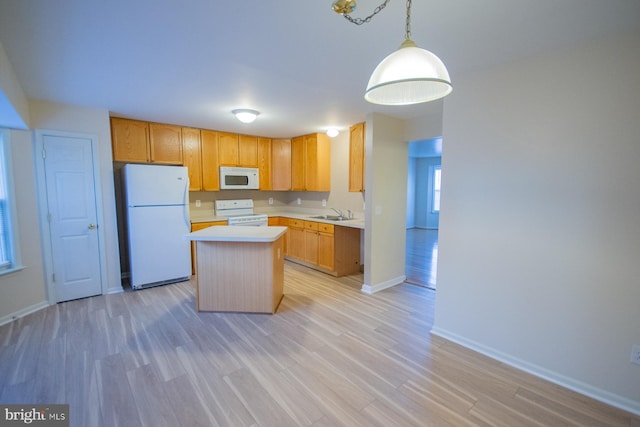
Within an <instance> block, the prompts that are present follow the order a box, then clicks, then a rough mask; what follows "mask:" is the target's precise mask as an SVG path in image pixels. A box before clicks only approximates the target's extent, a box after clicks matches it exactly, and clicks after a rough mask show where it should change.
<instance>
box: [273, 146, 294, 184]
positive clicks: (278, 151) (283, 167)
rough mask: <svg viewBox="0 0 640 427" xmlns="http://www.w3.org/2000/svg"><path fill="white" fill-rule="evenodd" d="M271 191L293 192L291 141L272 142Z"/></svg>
mask: <svg viewBox="0 0 640 427" xmlns="http://www.w3.org/2000/svg"><path fill="white" fill-rule="evenodd" d="M271 189H272V190H278V191H288V190H291V140H290V139H273V140H271Z"/></svg>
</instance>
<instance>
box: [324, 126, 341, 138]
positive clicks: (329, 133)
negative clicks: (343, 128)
mask: <svg viewBox="0 0 640 427" xmlns="http://www.w3.org/2000/svg"><path fill="white" fill-rule="evenodd" d="M339 133H340V132H339V131H338V129H336V128H331V129H329V130H327V136H328V137H329V138H335V137H336V136H338V134H339Z"/></svg>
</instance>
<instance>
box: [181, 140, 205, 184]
mask: <svg viewBox="0 0 640 427" xmlns="http://www.w3.org/2000/svg"><path fill="white" fill-rule="evenodd" d="M182 151H183V152H182V157H183V158H184V165H185V166H186V167H187V168H188V170H189V191H201V190H202V158H201V155H200V129H193V128H182Z"/></svg>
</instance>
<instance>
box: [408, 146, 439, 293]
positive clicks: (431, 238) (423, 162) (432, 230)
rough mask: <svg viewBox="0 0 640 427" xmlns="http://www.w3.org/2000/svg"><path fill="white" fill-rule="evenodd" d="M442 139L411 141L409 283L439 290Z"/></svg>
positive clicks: (409, 174)
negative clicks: (437, 279) (437, 284)
mask: <svg viewBox="0 0 640 427" xmlns="http://www.w3.org/2000/svg"><path fill="white" fill-rule="evenodd" d="M441 168H442V138H441V137H438V138H431V139H426V140H420V141H411V142H409V165H408V175H407V235H406V242H407V243H406V256H405V275H406V282H407V283H411V284H415V285H419V286H425V287H428V288H431V289H436V278H437V266H438V224H439V220H440V191H441V176H442V169H441Z"/></svg>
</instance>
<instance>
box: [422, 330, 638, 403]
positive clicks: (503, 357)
mask: <svg viewBox="0 0 640 427" xmlns="http://www.w3.org/2000/svg"><path fill="white" fill-rule="evenodd" d="M431 333H432V334H434V335H437V336H439V337H441V338H444V339H446V340H449V341H452V342H454V343H456V344H460V345H461V346H463V347H466V348H469V349H471V350H474V351H477V352H478V353H481V354H484V355H485V356H488V357H490V358H492V359H495V360H498V361H500V362H502V363H505V364H507V365H509V366H512V367H514V368H516V369H520V370H521V371H524V372H527V373H529V374H532V375H535V376H536V377H539V378H542V379H545V380H547V381H550V382H552V383H554V384H557V385H559V386H561V387H565V388H568V389H569V390H573V391H575V392H577V393H580V394H583V395H585V396H588V397H591V398H593V399H596V400H598V401H600V402H603V403H606V404H608V405H611V406H615V407H616V408H620V409H622V410H625V411H628V412H631V413H633V414H636V415H640V402H636V401H633V400H631V399H628V398H626V397H623V396H619V395H617V394H614V393H611V392H608V391H606V390H603V389H601V388H598V387H594V386H592V385H590V384H587V383H584V382H582V381H578V380H576V379H573V378H570V377H567V376H565V375H562V374H559V373H557V372H554V371H551V370H549V369H546V368H543V367H542V366H538V365H535V364H533V363H529V362H527V361H525V360H522V359H519V358H517V357H513V356H511V355H509V354H507V353H503V352H501V351H499V350H496V349H494V348H492V347H488V346H486V345H484V344H481V343H479V342H476V341H473V340H469V339H467V338H465V337H462V336H460V335H457V334H454V333H452V332H448V331H446V330H443V329H441V328H438V327H435V326H434V327H433V328H432V329H431Z"/></svg>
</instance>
